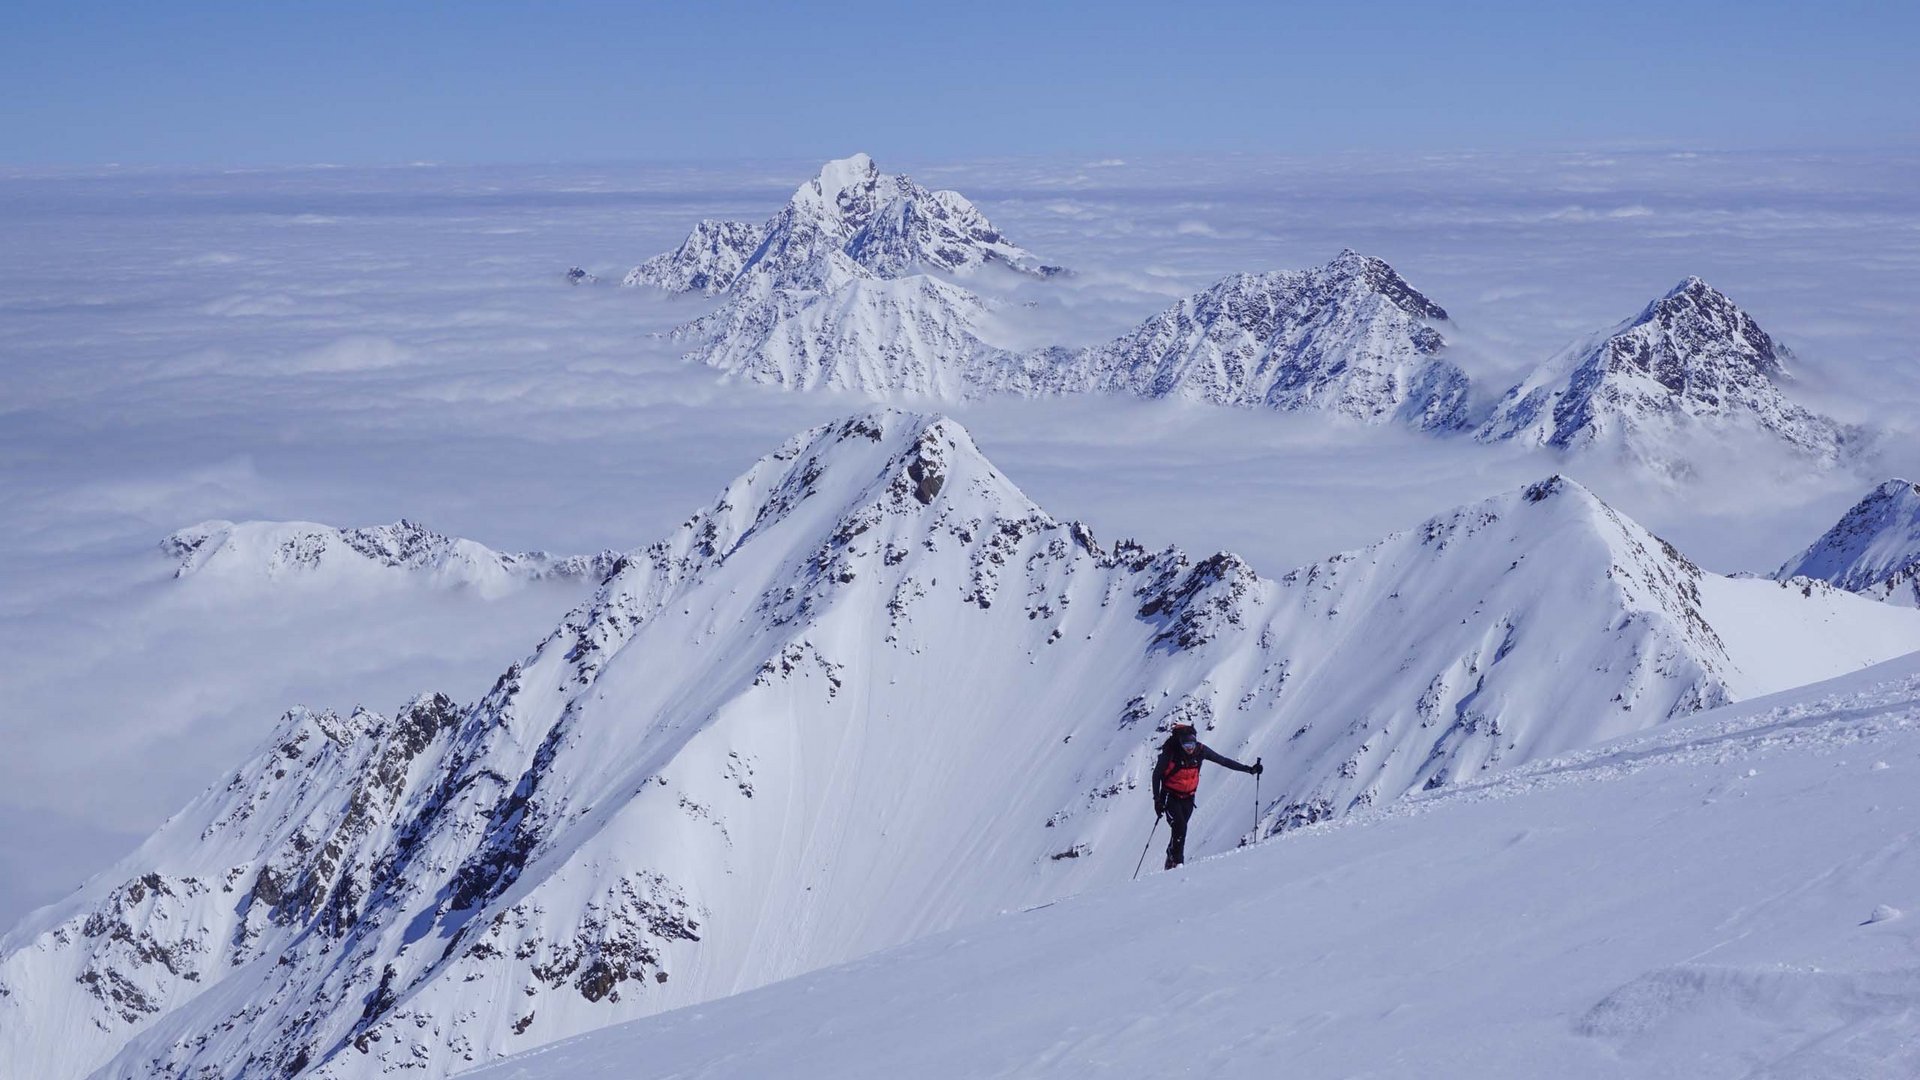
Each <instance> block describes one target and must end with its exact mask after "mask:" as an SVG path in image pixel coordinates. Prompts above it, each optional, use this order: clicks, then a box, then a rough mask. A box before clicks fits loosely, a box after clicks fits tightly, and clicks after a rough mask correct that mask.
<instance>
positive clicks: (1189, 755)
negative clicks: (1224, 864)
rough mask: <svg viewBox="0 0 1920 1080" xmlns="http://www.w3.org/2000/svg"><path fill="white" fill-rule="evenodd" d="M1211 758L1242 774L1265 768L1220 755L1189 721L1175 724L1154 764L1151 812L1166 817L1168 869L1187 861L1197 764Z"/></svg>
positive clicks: (1198, 780)
mask: <svg viewBox="0 0 1920 1080" xmlns="http://www.w3.org/2000/svg"><path fill="white" fill-rule="evenodd" d="M1208 761H1211V762H1213V763H1214V764H1216V765H1225V766H1226V767H1227V768H1229V769H1237V770H1239V771H1240V772H1243V773H1252V774H1253V775H1255V776H1259V775H1260V773H1261V772H1262V771H1264V767H1263V766H1262V765H1261V764H1260V759H1259V758H1254V759H1253V764H1251V765H1242V764H1240V763H1239V762H1237V761H1235V760H1233V759H1232V758H1230V757H1221V756H1220V755H1219V754H1217V753H1215V752H1214V750H1213V748H1212V747H1210V746H1208V745H1207V744H1206V743H1203V742H1201V741H1200V737H1199V735H1197V734H1196V733H1195V732H1194V730H1193V725H1192V724H1175V725H1173V732H1172V733H1171V734H1169V735H1168V736H1167V741H1166V742H1163V743H1161V744H1160V760H1159V761H1157V762H1155V763H1154V766H1153V813H1154V816H1155V817H1156V818H1162V817H1164V818H1166V819H1167V828H1168V829H1170V830H1172V832H1173V836H1172V838H1171V839H1169V840H1168V841H1167V869H1169V870H1171V869H1173V868H1174V867H1176V866H1179V865H1180V864H1181V863H1183V862H1185V861H1186V857H1187V822H1188V821H1189V820H1191V819H1192V818H1193V793H1194V792H1196V791H1198V790H1200V766H1201V764H1202V763H1203V762H1208Z"/></svg>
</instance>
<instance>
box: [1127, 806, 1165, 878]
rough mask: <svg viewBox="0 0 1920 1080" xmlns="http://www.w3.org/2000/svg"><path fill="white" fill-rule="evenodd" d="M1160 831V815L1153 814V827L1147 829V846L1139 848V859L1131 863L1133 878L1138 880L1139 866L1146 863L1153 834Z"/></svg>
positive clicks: (1151, 845)
mask: <svg viewBox="0 0 1920 1080" xmlns="http://www.w3.org/2000/svg"><path fill="white" fill-rule="evenodd" d="M1159 831H1160V815H1159V814H1155V815H1153V828H1151V829H1148V830H1147V846H1146V847H1143V848H1141V849H1140V861H1139V862H1137V863H1134V864H1133V880H1135V881H1139V880H1140V868H1141V867H1143V866H1145V865H1147V851H1148V850H1149V849H1150V848H1152V847H1153V834H1154V833H1156V832H1159Z"/></svg>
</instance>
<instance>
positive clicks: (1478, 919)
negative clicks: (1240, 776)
mask: <svg viewBox="0 0 1920 1080" xmlns="http://www.w3.org/2000/svg"><path fill="white" fill-rule="evenodd" d="M1917 771H1920V655H1916V656H1909V657H1906V658H1903V659H1901V660H1898V661H1894V662H1891V663H1887V664H1883V665H1880V666H1878V667H1874V668H1871V669H1868V670H1866V671H1862V672H1858V673H1855V674H1853V675H1849V676H1845V677H1843V678H1840V679H1836V680H1833V681H1831V682H1827V683H1822V684H1818V685H1816V686H1812V687H1805V688H1802V689H1799V690H1796V691H1792V692H1789V693H1786V694H1781V695H1777V696H1774V697H1769V698H1763V699H1760V700H1757V701H1753V702H1748V703H1745V704H1742V705H1735V706H1730V707H1727V708H1725V709H1720V710H1716V711H1713V712H1709V713H1705V714H1702V715H1701V716H1699V717H1696V718H1694V719H1693V720H1690V721H1687V722H1685V723H1682V724H1679V725H1675V726H1674V727H1671V728H1667V729H1663V730H1661V731H1659V732H1657V733H1653V734H1648V735H1642V736H1636V737H1634V738H1631V739H1627V740H1624V741H1620V742H1616V743H1612V744H1609V745H1607V746H1604V747H1601V748H1598V749H1594V750H1588V751H1582V752H1580V753H1577V754H1573V755H1569V756H1566V757H1563V758H1559V759H1555V760H1550V761H1543V762H1539V763H1536V764H1534V765H1531V766H1526V767H1523V768H1520V769H1517V770H1514V771H1512V772H1510V773H1507V774H1505V775H1503V776H1501V777H1500V778H1498V779H1493V780H1489V781H1486V782H1484V783H1480V784H1476V785H1471V786H1467V787H1463V788H1460V789H1457V790H1453V791H1448V792H1442V793H1439V794H1437V795H1429V796H1424V797H1419V798H1416V799H1414V800H1412V801H1409V802H1404V803H1399V804H1396V805H1394V806H1392V807H1390V808H1385V809H1380V810H1374V811H1371V812H1368V813H1366V814H1363V815H1358V816H1356V817H1353V818H1349V819H1347V820H1346V821H1343V822H1340V823H1337V824H1330V825H1322V826H1317V827H1315V828H1312V829H1307V830H1303V831H1300V832H1295V833H1290V834H1287V835H1285V836H1282V837H1278V838H1275V839H1272V840H1268V841H1266V842H1264V843H1262V844H1261V845H1259V846H1258V847H1256V848H1253V849H1251V850H1242V851H1238V852H1234V853H1230V854H1223V855H1220V856H1218V857H1215V858H1210V859H1206V860H1203V861H1201V862H1198V863H1194V864H1189V865H1188V866H1187V867H1185V868H1183V869H1181V870H1177V871H1174V872H1171V873H1155V874H1151V875H1149V876H1145V877H1143V879H1142V880H1141V881H1140V882H1139V883H1137V884H1131V885H1127V884H1121V885H1114V886H1110V887H1104V888H1100V889H1096V890H1092V891H1090V892H1088V893H1085V894H1083V895H1081V896H1077V897H1074V898H1071V899H1067V900H1062V901H1060V902H1059V903H1056V904H1052V905H1047V906H1044V907H1041V908H1038V909H1035V910H1031V911H1023V912H1011V913H1007V914H1005V915H1003V916H1001V917H999V918H994V919H988V920H986V921H983V922H980V923H977V924H975V925H972V926H968V927H965V928H962V929H957V930H954V931H951V932H948V933H945V934H940V935H936V936H933V937H929V938H926V939H923V940H921V941H917V942H914V943H912V944H910V945H906V946H903V947H901V948H898V949H893V950H889V951H886V952H882V953H879V954H876V955H874V956H871V957H867V958H865V959H862V960H859V961H856V962H854V963H850V964H845V965H841V966H839V967H835V968H831V969H828V970H825V971H820V972H816V973H814V974H812V975H807V976H803V977H801V978H798V979H793V980H790V981H787V982H783V983H778V984H775V985H773V986H769V987H766V988H764V989H761V990H757V991H753V992H750V993H747V994H742V995H739V996H736V997H732V998H728V999H726V1000H723V1001H717V1002H712V1003H709V1004H706V1005H703V1006H700V1007H698V1008H691V1009H683V1010H679V1011H676V1012H672V1013H667V1014H664V1015H661V1016H658V1017H654V1018H651V1019H648V1020H643V1021H637V1022H634V1023H630V1024H625V1025H621V1026H619V1027H615V1028H610V1029H607V1030H605V1031H601V1032H597V1033H594V1034H592V1035H588V1036H583V1037H581V1038H579V1039H575V1040H570V1041H567V1042H563V1043H559V1044H556V1045H554V1046H552V1047H549V1048H546V1049H544V1050H537V1051H533V1052H530V1053H527V1054H524V1055H521V1056H519V1057H515V1058H511V1059H509V1060H507V1061H505V1062H502V1063H500V1064H499V1065H496V1066H493V1067H491V1068H486V1069H482V1070H479V1071H478V1072H475V1073H470V1074H467V1075H470V1076H473V1077H474V1078H475V1080H483V1078H484V1080H615V1078H619V1080H629V1078H634V1080H637V1078H641V1077H685V1076H700V1077H711V1078H720V1077H762V1076H776V1075H777V1076H783V1077H793V1078H796V1080H798V1078H808V1077H822V1078H825V1077H834V1078H842V1077H876V1078H879V1077H897V1076H919V1077H980V1076H1052V1077H1089V1078H1091V1077H1120V1076H1138V1077H1157V1076H1169V1075H1194V1076H1207V1077H1223V1078H1224V1077H1249V1078H1254V1077H1270V1076H1276V1075H1281V1076H1329V1077H1331V1076H1369V1077H1381V1078H1399V1077H1404V1078H1407V1080H1413V1078H1425V1077H1433V1076H1473V1077H1478V1078H1484V1080H1534V1078H1538V1077H1542V1076H1554V1077H1566V1078H1570V1080H1571V1078H1580V1080H1585V1078H1593V1080H1602V1078H1607V1080H1612V1078H1619V1080H1627V1078H1634V1080H1648V1078H1656V1077H1672V1078H1675V1080H1680V1078H1687V1080H1714V1078H1721V1077H1725V1078H1729V1080H1731V1078H1736V1077H1762V1076H1764V1077H1769V1078H1783V1080H1784V1078H1797V1080H1816V1078H1819V1080H1830V1078H1838V1077H1848V1078H1854V1080H1867V1078H1885V1080H1895V1078H1905V1077H1911V1076H1913V1075H1915V1074H1916V1073H1920V960H1916V956H1917V955H1920V926H1917V925H1916V924H1915V922H1914V918H1915V915H1914V914H1913V913H1914V911H1915V909H1916V907H1920V857H1916V856H1920V851H1916V846H1915V833H1914V829H1913V822H1914V820H1915V815H1916V813H1920V784H1916V783H1915V774H1916V772H1917ZM1214 782H1215V783H1216V784H1217V783H1218V782H1219V780H1218V778H1216V779H1215V781H1214ZM1237 801H1238V800H1236V799H1234V798H1232V797H1230V796H1227V795H1225V794H1224V793H1223V794H1222V795H1221V797H1220V798H1218V800H1217V801H1215V802H1214V803H1213V805H1211V806H1209V807H1207V808H1206V809H1204V810H1203V811H1202V813H1205V814H1212V815H1218V816H1226V815H1231V814H1232V813H1233V812H1234V805H1235V803H1236V802H1237ZM1137 816H1138V819H1139V820H1138V821H1137V822H1136V825H1137V826H1138V827H1139V828H1138V831H1139V832H1140V833H1141V834H1142V836H1143V837H1144V834H1145V831H1146V830H1145V826H1146V824H1147V820H1148V815H1147V814H1146V813H1145V812H1141V813H1140V814H1138V815H1137Z"/></svg>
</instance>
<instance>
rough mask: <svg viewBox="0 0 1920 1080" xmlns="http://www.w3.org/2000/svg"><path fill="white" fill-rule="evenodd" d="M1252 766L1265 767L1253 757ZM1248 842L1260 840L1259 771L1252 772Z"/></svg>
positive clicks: (1254, 842) (1255, 842)
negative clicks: (1251, 836) (1251, 818)
mask: <svg viewBox="0 0 1920 1080" xmlns="http://www.w3.org/2000/svg"><path fill="white" fill-rule="evenodd" d="M1253 767H1254V768H1256V769H1264V768H1265V766H1263V765H1261V764H1260V759H1259V758H1254V759H1253ZM1248 842H1249V843H1253V844H1257V843H1259V842H1260V774H1259V773H1254V774H1253V839H1252V840H1250V841H1248Z"/></svg>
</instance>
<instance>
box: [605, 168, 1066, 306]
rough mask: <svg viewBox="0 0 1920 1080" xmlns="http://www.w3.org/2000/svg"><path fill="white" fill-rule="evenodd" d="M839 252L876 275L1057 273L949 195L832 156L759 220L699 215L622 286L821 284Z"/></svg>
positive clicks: (711, 288) (708, 288) (719, 288)
mask: <svg viewBox="0 0 1920 1080" xmlns="http://www.w3.org/2000/svg"><path fill="white" fill-rule="evenodd" d="M833 254H840V255H844V256H845V257H846V258H847V260H848V261H849V262H850V263H851V264H852V265H854V266H857V267H858V268H859V269H860V270H861V271H864V272H865V273H866V274H867V275H871V276H873V277H878V278H884V279H892V278H900V277H905V276H907V275H909V274H915V273H921V272H924V271H927V270H936V271H942V272H946V273H966V272H970V271H974V270H977V269H979V268H981V267H983V266H989V265H993V266H1002V267H1006V268H1008V269H1011V270H1014V271H1017V272H1019V273H1022V274H1027V275H1031V276H1033V277H1051V276H1053V275H1055V274H1058V273H1060V272H1061V270H1060V268H1059V267H1057V266H1046V265H1044V264H1042V263H1041V262H1040V260H1039V259H1037V258H1035V257H1034V255H1033V254H1032V253H1031V252H1029V251H1027V250H1026V249H1025V248H1022V247H1020V246H1018V245H1017V244H1014V243H1012V242H1011V241H1009V240H1008V239H1007V238H1006V237H1005V236H1003V235H1001V233H1000V231H999V230H998V229H996V228H994V227H993V224H992V223H991V222H989V221H988V220H987V218H986V215H984V214H982V213H981V212H980V210H979V208H978V207H976V206H974V205H973V203H971V202H969V201H967V199H966V197H965V196H963V195H961V194H960V193H959V192H955V191H929V190H927V189H926V188H923V187H921V186H920V185H918V184H916V183H914V182H913V181H912V180H911V179H909V178H908V177H905V176H894V175H889V174H886V173H882V172H881V171H880V167H879V166H878V165H875V164H874V162H873V159H872V158H870V157H868V156H867V155H865V154H855V155H853V156H852V157H848V158H841V159H839V160H836V161H829V162H827V164H826V165H825V166H823V167H822V168H821V170H820V175H818V176H816V177H814V178H813V179H811V180H809V181H807V182H806V183H804V184H801V185H800V188H799V190H797V191H795V192H794V194H793V198H792V200H790V201H789V202H788V203H787V206H786V207H785V208H784V209H782V210H781V211H780V212H779V213H778V214H775V215H774V216H773V217H772V218H771V219H769V220H768V221H767V222H766V223H765V224H764V225H759V226H754V225H749V224H746V223H744V222H738V221H725V222H719V221H702V222H701V223H700V224H699V225H698V226H696V227H695V228H694V230H693V232H692V233H691V234H690V235H689V236H688V237H687V239H686V241H685V242H684V243H682V244H681V245H680V247H679V248H678V249H677V250H675V251H672V252H668V253H666V254H662V255H657V256H655V257H654V258H652V259H649V260H647V261H646V262H645V263H642V264H641V265H639V266H637V267H635V268H634V269H633V270H632V271H631V272H630V273H629V274H628V275H627V277H626V282H625V283H626V284H628V285H639V284H647V285H656V286H659V287H661V288H664V289H669V290H672V291H674V292H701V293H708V294H713V293H719V292H724V291H726V290H728V289H729V288H731V287H732V286H733V285H734V283H735V282H736V281H743V280H745V281H752V282H754V283H756V284H757V285H758V286H759V287H768V286H780V285H784V284H786V283H789V282H791V281H794V280H796V279H797V280H800V281H817V280H818V278H819V277H820V273H821V270H820V267H821V263H822V262H823V260H826V259H827V258H828V257H829V256H830V255H833Z"/></svg>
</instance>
